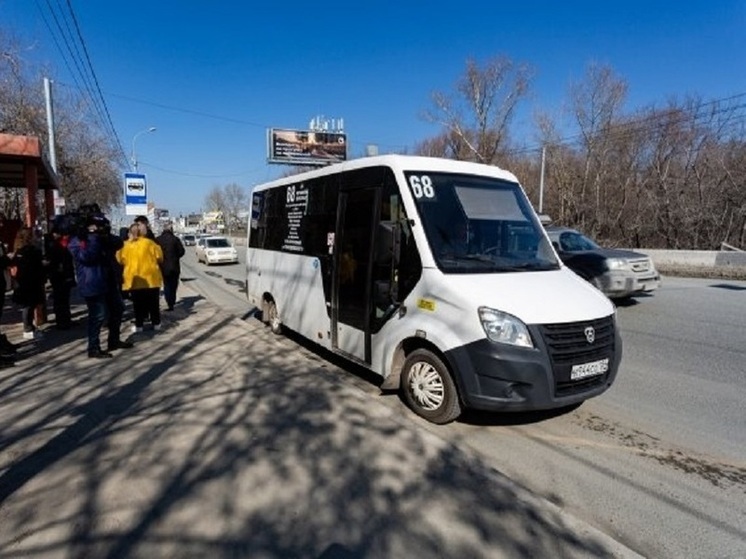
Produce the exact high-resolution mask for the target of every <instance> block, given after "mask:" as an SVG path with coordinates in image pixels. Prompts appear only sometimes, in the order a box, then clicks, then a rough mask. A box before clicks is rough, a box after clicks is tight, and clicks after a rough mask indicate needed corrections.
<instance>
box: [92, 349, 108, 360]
mask: <svg viewBox="0 0 746 559" xmlns="http://www.w3.org/2000/svg"><path fill="white" fill-rule="evenodd" d="M88 357H90V358H91V359H110V358H112V357H114V356H113V355H112V354H111V353H109V352H108V351H101V350H100V349H97V350H96V351H89V352H88Z"/></svg>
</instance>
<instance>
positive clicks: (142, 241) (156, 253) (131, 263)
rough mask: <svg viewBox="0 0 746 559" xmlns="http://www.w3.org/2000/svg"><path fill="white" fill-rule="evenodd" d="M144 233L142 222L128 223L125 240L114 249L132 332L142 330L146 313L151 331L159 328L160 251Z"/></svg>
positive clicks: (161, 279) (145, 231)
mask: <svg viewBox="0 0 746 559" xmlns="http://www.w3.org/2000/svg"><path fill="white" fill-rule="evenodd" d="M146 235H147V228H146V226H145V225H144V224H142V223H133V224H132V225H131V226H130V232H129V239H128V240H127V241H125V242H124V246H123V247H122V248H121V249H120V250H119V251H117V261H118V262H119V263H120V264H121V265H122V289H123V290H124V291H129V293H130V297H131V299H132V307H133V310H134V311H135V325H134V326H133V327H132V331H133V332H142V328H143V324H144V323H145V319H146V318H148V316H149V317H150V320H151V322H152V323H153V329H154V330H159V329H160V327H161V309H160V294H161V287H162V286H163V275H162V274H161V264H162V263H163V251H162V250H161V247H160V245H158V243H156V242H155V241H153V240H151V239H149V238H148V237H147V236H146Z"/></svg>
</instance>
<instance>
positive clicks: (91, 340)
mask: <svg viewBox="0 0 746 559" xmlns="http://www.w3.org/2000/svg"><path fill="white" fill-rule="evenodd" d="M107 227H108V221H107V220H106V219H105V218H104V217H103V216H99V215H92V216H89V217H88V218H87V219H86V230H85V231H83V232H81V234H78V235H76V236H75V237H74V238H73V239H71V240H70V243H69V245H68V248H69V250H70V252H71V253H72V255H73V261H74V262H75V278H76V280H77V283H78V292H79V293H80V295H81V296H82V297H83V298H84V299H85V302H86V306H87V307H88V348H87V349H88V357H91V358H95V359H105V358H110V357H112V354H111V350H113V349H118V348H120V347H132V344H131V343H130V342H122V341H120V338H119V336H120V325H121V313H120V316H119V321H120V324H114V322H116V320H114V321H112V320H111V316H110V314H111V312H110V306H109V305H110V297H111V291H112V289H116V282H117V276H116V272H115V270H114V269H113V267H112V263H111V262H112V260H111V259H112V254H113V253H112V249H111V247H110V246H109V245H110V238H111V237H113V236H114V235H111V234H110V232H109V231H108V230H107ZM120 301H121V298H120ZM114 313H115V314H116V309H114ZM107 319H109V320H110V322H109V338H108V347H107V351H102V349H101V342H100V339H99V338H100V335H101V328H102V327H103V325H104V323H105V322H106V320H107Z"/></svg>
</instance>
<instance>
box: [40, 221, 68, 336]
mask: <svg viewBox="0 0 746 559" xmlns="http://www.w3.org/2000/svg"><path fill="white" fill-rule="evenodd" d="M69 241H70V237H69V236H68V235H65V234H63V231H62V230H61V229H60V228H59V227H55V226H53V227H52V230H51V232H50V234H49V236H48V237H47V238H46V243H45V245H46V259H47V276H48V277H49V283H50V285H51V286H52V303H53V309H54V320H55V325H56V326H57V328H59V329H61V330H66V329H68V328H70V326H72V315H71V313H70V291H71V290H72V288H73V286H74V285H75V265H74V264H73V256H72V254H70V251H69V250H68V249H67V245H68V243H69Z"/></svg>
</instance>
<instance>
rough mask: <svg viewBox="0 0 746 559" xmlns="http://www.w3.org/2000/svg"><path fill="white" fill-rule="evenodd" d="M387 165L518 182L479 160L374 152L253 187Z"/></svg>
mask: <svg viewBox="0 0 746 559" xmlns="http://www.w3.org/2000/svg"><path fill="white" fill-rule="evenodd" d="M376 166H387V167H391V168H392V169H393V170H394V171H401V172H404V171H423V170H427V171H436V172H444V173H463V174H467V175H482V176H488V177H494V178H497V179H502V180H507V181H511V182H518V179H517V178H516V177H515V175H514V174H513V173H511V172H509V171H506V170H505V169H501V168H500V167H497V166H494V165H484V164H482V163H472V162H470V161H457V160H455V159H445V158H441V157H423V156H419V155H377V156H375V157H360V158H358V159H351V160H350V161H345V162H343V163H335V164H334V165H327V166H325V167H321V168H319V169H314V170H313V171H306V172H304V173H298V174H297V175H289V176H287V177H282V178H279V179H276V180H273V181H270V182H267V183H264V184H259V185H256V186H255V187H254V188H253V190H255V191H256V190H266V189H268V188H274V187H276V186H282V185H285V184H295V183H298V182H301V181H304V180H309V179H312V178H316V177H323V176H326V175H331V174H336V173H341V172H343V171H351V170H354V169H364V168H366V167H376Z"/></svg>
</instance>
